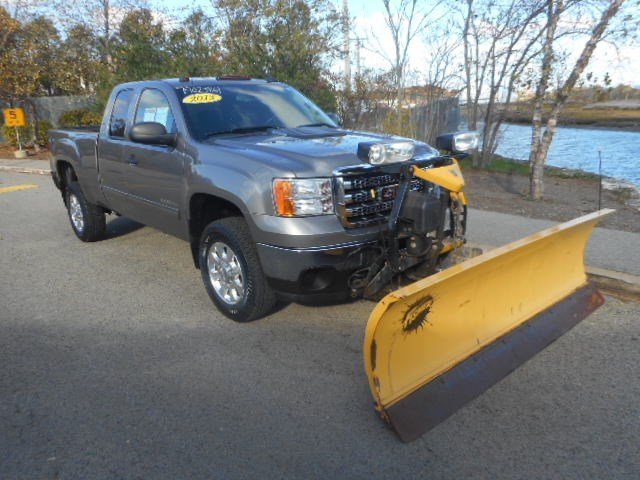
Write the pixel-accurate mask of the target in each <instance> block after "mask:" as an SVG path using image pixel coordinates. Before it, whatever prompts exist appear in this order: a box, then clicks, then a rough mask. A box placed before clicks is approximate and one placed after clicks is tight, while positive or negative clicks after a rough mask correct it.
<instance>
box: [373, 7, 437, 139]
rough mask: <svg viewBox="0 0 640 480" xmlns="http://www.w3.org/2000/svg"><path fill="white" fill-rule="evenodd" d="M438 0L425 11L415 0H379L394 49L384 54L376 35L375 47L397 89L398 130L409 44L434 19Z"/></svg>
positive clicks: (435, 20)
mask: <svg viewBox="0 0 640 480" xmlns="http://www.w3.org/2000/svg"><path fill="white" fill-rule="evenodd" d="M440 3H441V2H440V1H436V2H434V3H432V4H431V7H430V8H429V9H428V10H426V11H424V10H422V9H420V6H421V3H420V2H419V1H418V0H398V1H393V0H382V4H383V5H384V10H385V24H386V26H387V30H388V33H389V34H390V36H391V39H392V41H393V53H392V54H391V55H387V54H386V53H384V52H385V51H386V49H385V48H384V46H383V45H382V41H381V40H380V39H379V38H378V37H375V36H374V38H375V42H376V43H377V44H378V47H379V48H378V51H379V52H380V54H381V55H382V56H383V57H384V58H385V59H386V60H387V62H389V65H390V67H391V72H392V74H393V80H394V84H395V90H396V92H395V93H396V99H395V106H396V109H398V112H397V129H398V130H401V123H402V118H403V116H402V115H401V114H400V109H401V108H402V107H403V104H404V87H405V74H406V69H407V63H408V61H409V48H410V47H411V44H412V43H413V41H414V40H415V38H416V36H417V35H419V34H420V33H421V32H422V31H423V30H424V28H425V26H426V24H427V22H428V21H429V20H433V21H434V22H437V21H438V20H437V19H433V18H432V15H433V13H434V12H436V11H437V8H438V6H439V5H440Z"/></svg>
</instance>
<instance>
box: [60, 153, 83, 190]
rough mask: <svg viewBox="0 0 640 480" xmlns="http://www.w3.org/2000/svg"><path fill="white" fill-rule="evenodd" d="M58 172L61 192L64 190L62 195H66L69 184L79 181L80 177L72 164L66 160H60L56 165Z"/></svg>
mask: <svg viewBox="0 0 640 480" xmlns="http://www.w3.org/2000/svg"><path fill="white" fill-rule="evenodd" d="M56 170H57V171H58V180H59V182H60V190H62V193H63V194H64V192H65V190H66V188H67V185H68V184H69V182H75V181H77V180H78V177H77V175H76V172H75V170H74V169H73V167H72V166H71V164H70V163H69V162H67V161H65V160H58V162H57V163H56Z"/></svg>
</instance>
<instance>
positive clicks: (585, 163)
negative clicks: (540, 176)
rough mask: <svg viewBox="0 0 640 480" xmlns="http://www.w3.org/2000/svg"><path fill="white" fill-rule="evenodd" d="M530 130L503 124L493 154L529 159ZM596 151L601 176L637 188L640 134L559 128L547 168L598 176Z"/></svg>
mask: <svg viewBox="0 0 640 480" xmlns="http://www.w3.org/2000/svg"><path fill="white" fill-rule="evenodd" d="M530 147H531V127H530V126H528V125H514V124H505V126H504V131H503V133H502V139H501V142H500V143H499V145H498V149H497V151H496V153H497V154H498V155H502V156H504V157H509V158H515V159H518V160H528V159H529V149H530ZM598 150H601V151H602V173H603V174H604V175H605V176H609V177H614V178H619V179H622V180H626V181H629V182H632V183H635V184H636V185H638V186H640V132H628V131H624V130H605V129H591V128H571V127H558V129H557V131H556V134H555V136H554V137H553V142H552V143H551V149H550V151H549V156H548V157H547V165H552V166H554V167H563V168H571V169H579V170H584V171H587V172H591V173H598Z"/></svg>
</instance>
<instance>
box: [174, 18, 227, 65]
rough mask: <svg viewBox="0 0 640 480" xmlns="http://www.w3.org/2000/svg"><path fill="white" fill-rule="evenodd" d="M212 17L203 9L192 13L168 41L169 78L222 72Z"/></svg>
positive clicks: (218, 36) (219, 34) (218, 34)
mask: <svg viewBox="0 0 640 480" xmlns="http://www.w3.org/2000/svg"><path fill="white" fill-rule="evenodd" d="M221 35H222V34H221V32H219V31H217V29H216V27H215V25H214V23H213V20H212V19H211V18H209V17H207V16H206V15H205V14H204V12H203V11H202V10H200V9H198V10H195V11H194V12H193V13H192V14H191V15H189V16H188V17H187V18H186V19H185V20H184V21H183V22H182V25H181V28H178V29H175V30H173V31H172V32H171V33H170V34H169V38H168V41H167V52H168V55H169V58H170V62H171V66H170V69H169V71H168V72H167V73H168V75H167V76H170V77H183V76H189V77H211V76H215V75H220V74H222V73H223V72H222V69H221V64H220V62H221V52H220V46H219V45H220V36H221Z"/></svg>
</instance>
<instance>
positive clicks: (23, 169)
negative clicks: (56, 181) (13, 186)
mask: <svg viewBox="0 0 640 480" xmlns="http://www.w3.org/2000/svg"><path fill="white" fill-rule="evenodd" d="M0 172H12V173H30V174H33V175H51V170H49V169H45V168H27V167H8V166H5V165H0Z"/></svg>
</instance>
